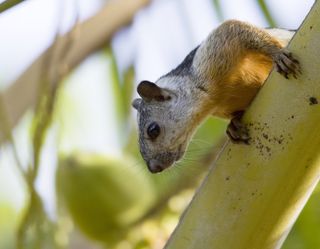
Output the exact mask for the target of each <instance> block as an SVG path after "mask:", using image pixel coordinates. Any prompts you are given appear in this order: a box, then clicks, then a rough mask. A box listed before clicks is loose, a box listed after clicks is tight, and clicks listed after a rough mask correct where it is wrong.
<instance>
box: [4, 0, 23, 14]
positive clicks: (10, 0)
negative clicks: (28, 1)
mask: <svg viewBox="0 0 320 249" xmlns="http://www.w3.org/2000/svg"><path fill="white" fill-rule="evenodd" d="M24 1H25V0H5V1H3V2H2V3H0V13H2V12H4V11H6V10H8V9H10V8H12V7H14V6H16V5H17V4H20V3H22V2H24Z"/></svg>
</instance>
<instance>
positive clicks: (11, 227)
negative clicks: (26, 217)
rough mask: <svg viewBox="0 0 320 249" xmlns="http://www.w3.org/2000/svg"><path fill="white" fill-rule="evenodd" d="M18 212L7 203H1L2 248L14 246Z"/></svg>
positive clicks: (0, 235) (6, 248)
mask: <svg viewBox="0 0 320 249" xmlns="http://www.w3.org/2000/svg"><path fill="white" fill-rule="evenodd" d="M17 219H18V214H17V212H16V211H15V210H14V209H13V207H11V206H9V205H8V204H6V203H0V249H13V248H14V243H13V241H14V231H15V224H16V222H17Z"/></svg>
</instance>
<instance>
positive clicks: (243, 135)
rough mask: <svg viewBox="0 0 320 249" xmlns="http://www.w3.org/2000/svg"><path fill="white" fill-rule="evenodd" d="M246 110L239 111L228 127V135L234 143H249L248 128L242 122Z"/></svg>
mask: <svg viewBox="0 0 320 249" xmlns="http://www.w3.org/2000/svg"><path fill="white" fill-rule="evenodd" d="M243 114H244V111H237V112H235V113H234V117H233V118H232V119H231V121H230V123H229V125H228V127H227V131H226V133H227V135H228V137H229V138H230V140H231V142H232V143H235V144H249V141H250V136H249V131H248V128H247V127H246V126H245V125H244V124H243V123H242V122H241V118H242V116H243Z"/></svg>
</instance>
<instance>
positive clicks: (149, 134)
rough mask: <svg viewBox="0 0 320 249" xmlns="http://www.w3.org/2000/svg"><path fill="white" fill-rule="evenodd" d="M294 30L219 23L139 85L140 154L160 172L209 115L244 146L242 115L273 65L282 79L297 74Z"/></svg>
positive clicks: (180, 153) (136, 105)
mask: <svg viewBox="0 0 320 249" xmlns="http://www.w3.org/2000/svg"><path fill="white" fill-rule="evenodd" d="M293 35H294V32H293V31H287V30H281V29H262V28H258V27H255V26H253V25H251V24H249V23H246V22H242V21H238V20H228V21H225V22H223V23H222V24H221V25H220V26H218V27H217V28H216V29H215V30H213V31H212V32H211V33H210V34H209V36H208V37H207V38H206V39H205V40H204V41H203V42H202V43H201V44H200V45H199V46H197V47H196V48H195V49H193V50H192V51H191V52H190V53H189V54H188V55H187V56H186V58H185V59H184V60H183V62H182V63H181V64H180V65H179V66H178V67H177V68H175V69H173V70H172V71H171V72H169V73H167V74H166V75H164V76H162V77H160V78H159V79H158V80H157V81H156V82H155V83H153V82H150V81H142V82H140V83H139V85H138V87H137V92H138V94H139V95H140V97H141V98H137V99H135V100H133V102H132V106H133V107H134V108H135V109H136V110H137V111H138V118H137V120H138V125H139V146H140V152H141V155H142V157H143V159H144V160H145V162H146V164H147V166H148V169H149V170H150V172H152V173H158V172H161V171H163V170H164V169H166V168H168V167H169V166H171V165H172V164H174V163H175V162H176V161H178V160H180V159H181V158H182V157H183V155H184V153H185V150H186V148H187V146H188V143H189V141H190V139H191V137H192V135H193V134H194V132H195V130H196V128H197V127H198V126H199V125H200V124H201V123H202V122H203V121H204V120H205V118H206V117H208V116H209V115H214V116H217V117H220V118H225V119H230V120H231V122H230V124H229V125H228V127H227V131H226V132H227V135H228V136H229V137H230V139H231V141H232V142H234V143H245V144H248V143H249V140H250V136H249V134H248V131H247V129H246V128H245V126H244V125H243V124H242V123H241V117H242V115H243V113H244V111H245V110H246V109H247V107H248V106H249V105H250V103H251V101H252V100H253V98H254V97H255V95H256V94H257V92H258V91H259V89H260V88H261V86H262V85H263V83H264V81H265V80H266V78H267V77H268V75H269V73H270V71H271V69H272V67H273V65H274V67H275V69H276V70H277V72H279V73H280V74H282V75H283V76H284V77H285V78H287V79H288V78H289V76H293V77H294V78H297V76H298V75H299V74H301V69H300V65H299V61H298V60H297V59H296V58H295V57H294V56H293V55H292V53H290V52H289V51H288V50H287V49H286V48H285V46H286V45H287V44H288V42H289V41H290V39H291V38H292V36H293Z"/></svg>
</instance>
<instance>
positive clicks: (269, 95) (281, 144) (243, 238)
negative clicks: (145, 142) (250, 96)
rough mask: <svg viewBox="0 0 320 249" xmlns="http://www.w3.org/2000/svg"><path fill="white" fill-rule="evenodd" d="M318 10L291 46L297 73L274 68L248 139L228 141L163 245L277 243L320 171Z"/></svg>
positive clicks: (193, 248) (250, 117) (319, 6)
mask: <svg viewBox="0 0 320 249" xmlns="http://www.w3.org/2000/svg"><path fill="white" fill-rule="evenodd" d="M319 12H320V1H316V2H315V4H314V6H313V8H312V10H311V12H310V13H309V15H308V17H307V18H306V20H305V21H304V23H303V25H302V26H301V28H300V29H299V31H298V33H297V34H296V35H295V37H294V38H293V40H292V42H291V43H290V45H289V50H290V51H292V53H293V54H294V55H295V56H296V57H297V58H298V59H299V61H300V63H301V66H302V75H301V76H300V77H299V78H298V79H297V80H296V79H291V78H290V80H287V79H285V78H284V77H282V76H281V75H280V74H278V73H276V72H272V73H271V75H270V77H269V78H268V80H267V82H266V84H265V86H264V87H263V89H262V90H261V91H260V92H259V94H258V96H257V98H256V99H255V100H254V102H253V104H252V106H251V107H250V109H249V110H248V112H247V113H246V115H245V117H244V122H245V123H246V124H247V125H248V127H249V130H250V135H251V137H252V140H251V144H250V145H248V146H247V145H233V144H230V143H229V144H226V146H225V148H224V150H223V151H222V153H221V154H220V157H219V158H218V159H217V161H216V162H215V164H214V166H213V167H212V168H211V170H210V172H209V174H208V176H207V178H206V179H205V181H204V182H203V184H202V186H201V187H200V188H199V190H198V191H197V193H196V195H195V197H194V199H193V201H192V202H191V204H190V206H189V207H188V208H187V210H186V211H185V213H184V215H183V216H182V218H181V220H180V223H179V225H178V227H177V228H176V230H175V231H174V233H173V235H172V236H171V238H170V239H169V241H168V243H167V245H166V247H165V248H166V249H177V248H183V249H199V248H201V249H209V248H210V249H248V248H250V249H274V248H280V247H281V245H282V243H283V241H284V240H285V238H286V236H287V234H288V233H289V231H290V229H291V227H292V225H293V223H294V222H295V220H296V218H297V216H298V215H299V213H300V211H301V210H302V208H303V207H304V205H305V203H306V201H307V200H308V198H309V196H310V194H311V193H312V191H313V189H314V187H315V186H316V184H317V182H318V181H319V176H320V153H319V148H320V128H319V124H320V74H319V69H320V13H319ZM318 102H319V103H318Z"/></svg>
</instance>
